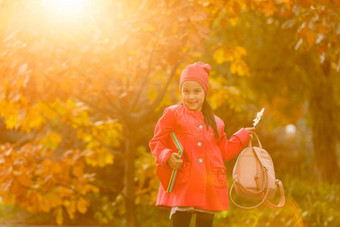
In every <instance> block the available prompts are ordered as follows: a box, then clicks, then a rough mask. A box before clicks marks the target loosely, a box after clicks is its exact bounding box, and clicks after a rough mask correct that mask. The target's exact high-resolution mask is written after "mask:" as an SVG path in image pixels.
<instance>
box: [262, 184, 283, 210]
mask: <svg viewBox="0 0 340 227" xmlns="http://www.w3.org/2000/svg"><path fill="white" fill-rule="evenodd" d="M275 183H276V184H277V187H278V188H279V191H280V201H279V203H278V204H277V205H275V204H273V203H271V202H270V201H269V200H268V199H266V201H265V202H264V205H266V206H267V207H269V208H280V207H283V205H284V204H285V202H286V198H285V193H284V190H283V184H282V182H281V181H280V180H279V179H276V182H275Z"/></svg>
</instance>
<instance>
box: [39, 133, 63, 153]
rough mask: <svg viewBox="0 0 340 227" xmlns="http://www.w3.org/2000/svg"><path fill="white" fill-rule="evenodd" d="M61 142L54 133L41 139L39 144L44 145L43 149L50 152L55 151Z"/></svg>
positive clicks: (59, 137)
mask: <svg viewBox="0 0 340 227" xmlns="http://www.w3.org/2000/svg"><path fill="white" fill-rule="evenodd" d="M61 141H62V138H61V136H60V135H59V134H58V133H56V132H51V133H49V134H48V135H46V136H44V137H43V138H42V139H41V143H42V144H43V145H44V147H47V148H49V149H52V150H54V149H56V148H57V147H58V145H59V143H60V142H61Z"/></svg>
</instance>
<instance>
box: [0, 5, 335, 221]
mask: <svg viewBox="0 0 340 227" xmlns="http://www.w3.org/2000/svg"><path fill="white" fill-rule="evenodd" d="M339 6H340V5H339V1H314V0H311V1H290V0H286V1H283V0H282V1H276V0H269V1H258V0H254V1H245V0H240V1H234V0H231V1H215V0H214V1H213V0H201V1H196V0H195V1H190V0H174V1H159V0H114V1H111V0H2V1H0V129H1V133H0V198H1V200H0V201H1V203H0V224H3V223H5V224H8V225H9V226H11V225H13V226H17V225H19V226H21V225H23V226H26V225H30V226H32V225H33V226H34V225H39V226H44V225H48V226H52V225H66V226H76V225H82V226H84V225H86V226H124V225H127V226H147V227H149V226H155V227H156V226H170V222H169V219H168V215H169V213H168V211H167V210H164V209H160V208H157V207H155V206H154V204H155V200H156V196H157V189H158V185H159V182H158V180H157V178H156V177H155V167H156V165H155V158H154V157H153V155H152V154H151V153H150V150H149V147H148V141H149V140H150V138H151V137H152V135H153V131H154V126H155V124H156V122H157V120H158V119H159V117H160V116H161V115H162V113H163V110H164V108H165V107H167V106H169V105H173V104H176V103H178V102H179V100H180V93H179V91H178V80H179V75H180V73H181V71H182V69H183V68H184V67H185V66H186V65H187V64H190V63H192V62H195V61H204V62H207V63H209V64H210V65H211V66H212V69H213V70H212V71H211V75H210V78H209V79H210V91H209V96H208V100H209V101H210V103H211V106H212V107H213V109H214V113H215V114H216V115H217V116H219V117H221V118H222V119H223V121H224V122H225V125H226V127H225V130H226V133H227V136H228V138H230V136H231V135H232V134H233V133H234V132H236V131H237V130H238V129H239V128H241V127H248V126H251V125H252V120H253V119H254V118H255V116H256V113H257V112H258V111H259V110H260V109H261V108H263V107H265V113H264V115H263V117H262V120H261V122H260V123H259V125H258V126H257V133H258V135H259V137H260V139H261V142H262V145H263V146H264V148H265V149H266V150H268V152H269V153H270V154H271V157H272V158H273V161H274V165H275V170H276V174H277V178H279V179H280V180H281V181H282V182H283V185H284V187H285V194H286V205H285V206H284V208H282V209H275V210H270V209H266V208H264V207H260V208H258V209H254V210H251V211H245V210H241V209H238V208H236V207H235V206H233V205H232V204H231V210H229V211H225V212H222V213H220V214H218V215H217V216H216V219H215V226H216V227H219V226H339V225H340V219H339V217H340V215H339V211H338V210H339V209H338V207H339V206H340V204H339V201H340V199H339V195H340V193H339V192H340V187H339V179H340V176H339V164H340V159H339V156H340V155H339V153H340V150H339V149H340V143H339V138H340V129H339V124H338V122H339V121H340V116H339V115H340V114H339V113H340V107H339V106H340V103H339V100H340V88H339V84H340V81H339V80H340V77H339V70H340V60H339V59H340V57H339V55H340V51H339V46H340V45H339V40H340V38H339V26H338V25H339V23H340V22H339V21H340V12H339V10H340V7H339ZM320 37H321V38H320ZM234 163H235V159H234V160H231V161H230V162H227V163H226V167H227V170H228V175H227V176H228V184H229V185H231V183H232V179H231V175H232V169H233V164H234ZM273 201H274V202H277V201H278V198H273ZM244 202H247V201H244Z"/></svg>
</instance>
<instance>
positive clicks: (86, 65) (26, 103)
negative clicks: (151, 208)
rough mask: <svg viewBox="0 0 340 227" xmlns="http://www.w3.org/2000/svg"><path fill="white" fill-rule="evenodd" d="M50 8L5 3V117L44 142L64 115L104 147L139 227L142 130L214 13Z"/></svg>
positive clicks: (144, 7)
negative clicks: (120, 167)
mask: <svg viewBox="0 0 340 227" xmlns="http://www.w3.org/2000/svg"><path fill="white" fill-rule="evenodd" d="M46 7H48V6H47V5H44V4H41V3H36V2H34V1H15V2H10V1H5V2H4V3H3V5H2V9H1V10H2V12H1V15H2V18H3V20H1V21H2V24H1V27H2V28H4V29H3V30H4V32H3V34H2V37H1V39H2V40H3V43H2V46H3V48H2V49H3V50H4V52H3V56H4V58H3V64H2V67H1V71H2V74H3V75H4V77H2V79H1V84H2V91H1V93H2V94H3V96H2V100H1V104H2V105H3V106H9V107H11V108H7V110H5V109H4V110H3V111H2V112H1V116H2V117H4V119H5V123H6V126H7V128H9V129H11V128H12V129H13V128H14V129H18V130H21V131H24V132H27V133H32V137H34V140H35V141H36V142H37V143H41V140H39V139H37V138H38V137H39V136H43V135H46V131H44V130H42V128H44V127H48V130H49V131H52V132H53V127H52V126H53V125H51V124H50V123H51V122H50V121H51V120H54V119H55V117H56V116H58V118H59V119H60V121H61V122H63V123H64V124H67V125H69V126H70V127H72V128H73V129H74V130H76V132H77V136H78V138H79V139H80V141H82V143H84V144H81V145H82V147H83V149H85V150H89V151H91V152H94V153H97V152H99V153H103V152H104V151H103V149H102V148H106V149H107V150H109V151H110V152H111V154H113V155H114V156H118V157H120V158H121V159H122V160H123V161H124V185H125V187H124V192H123V194H124V199H125V206H126V212H125V213H126V220H127V225H128V226H135V225H136V224H135V183H136V182H135V160H136V152H137V146H138V144H137V141H138V139H139V137H140V135H139V134H142V132H143V128H144V127H145V125H146V124H147V122H148V119H149V118H150V116H151V114H152V112H153V111H154V109H155V108H157V107H158V106H159V104H160V103H161V101H162V100H163V97H164V96H165V94H166V91H167V87H168V86H169V85H170V83H171V81H172V78H173V77H174V75H177V74H178V71H177V69H178V67H179V65H180V62H184V61H186V60H188V59H191V58H192V56H194V55H195V54H196V55H197V53H196V52H195V50H197V48H199V47H200V46H201V44H202V43H201V39H202V37H206V34H207V33H208V31H209V28H208V24H207V23H206V22H205V19H206V18H207V16H208V15H207V13H206V12H205V8H204V7H203V6H202V5H201V3H195V2H192V3H190V2H188V3H185V4H182V3H181V2H180V1H174V2H167V1H162V2H159V1H122V2H119V1H115V2H108V1H96V2H92V5H89V6H88V8H87V10H88V11H87V12H88V13H89V14H90V16H89V17H87V16H84V15H81V14H79V15H76V16H77V17H68V21H64V20H63V19H62V18H60V17H57V16H56V15H54V14H53V13H51V12H49V13H47V12H46ZM18 9H20V10H18ZM37 12H38V13H37ZM112 12H116V13H114V14H113V13H112ZM189 12H190V13H189ZM80 19H81V20H80ZM80 21H81V23H84V24H86V25H87V26H80V25H81V24H80ZM11 105H12V106H11ZM64 106H66V107H67V109H66V110H65V109H63V108H62V107H64ZM51 112H52V113H53V114H54V115H52V117H49V114H51ZM15 116H20V118H16V117H15ZM33 120H34V121H33ZM53 135H56V134H53ZM56 137H58V136H56ZM119 144H121V146H123V147H124V149H122V150H120V149H117V147H118V145H119ZM53 148H54V150H55V151H58V150H60V147H58V144H56V145H55V146H54V147H53ZM53 148H52V149H53ZM61 152H64V151H61ZM104 154H105V152H104ZM14 194H15V193H14ZM82 211H83V210H82ZM59 212H62V211H58V213H57V219H58V217H59ZM70 217H71V218H72V216H70ZM58 223H60V222H58Z"/></svg>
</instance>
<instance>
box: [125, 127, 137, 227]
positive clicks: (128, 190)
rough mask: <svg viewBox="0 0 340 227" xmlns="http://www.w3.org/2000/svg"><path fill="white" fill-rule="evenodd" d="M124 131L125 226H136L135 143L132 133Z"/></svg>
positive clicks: (127, 130)
mask: <svg viewBox="0 0 340 227" xmlns="http://www.w3.org/2000/svg"><path fill="white" fill-rule="evenodd" d="M125 130H126V144H125V154H126V156H125V165H124V166H125V179H124V181H125V182H124V183H125V207H126V226H127V227H135V226H136V218H135V217H136V206H135V183H134V175H135V164H134V162H135V159H134V152H135V141H134V139H133V137H132V133H131V132H130V130H129V129H128V128H125Z"/></svg>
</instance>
